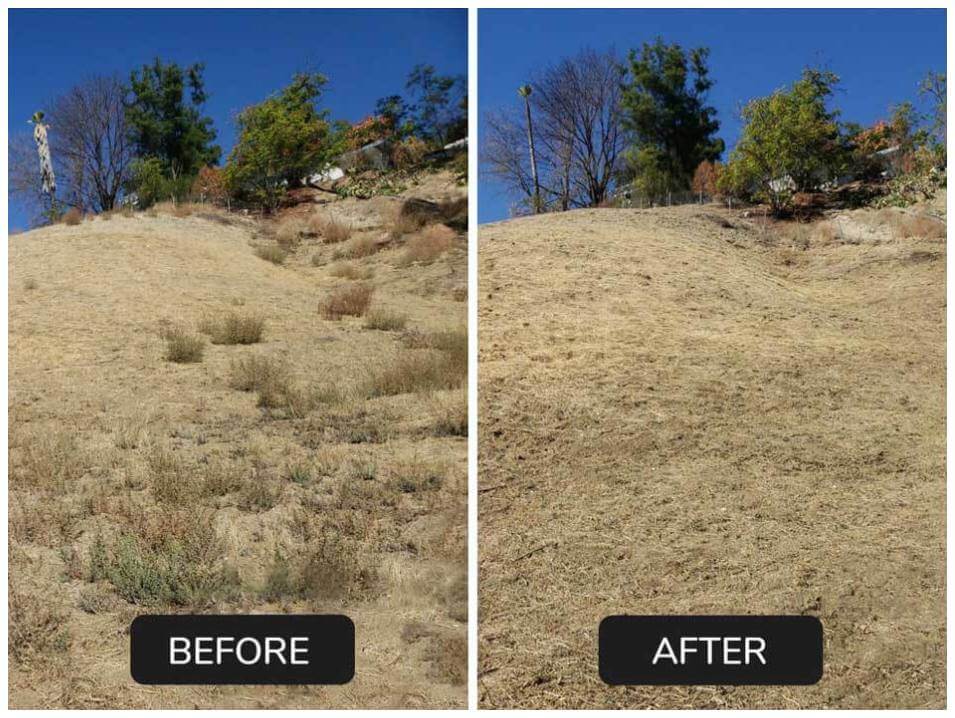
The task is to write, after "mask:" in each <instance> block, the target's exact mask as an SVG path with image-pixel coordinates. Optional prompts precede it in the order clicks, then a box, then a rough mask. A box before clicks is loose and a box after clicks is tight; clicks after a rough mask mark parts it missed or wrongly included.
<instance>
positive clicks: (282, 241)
mask: <svg viewBox="0 0 955 718" xmlns="http://www.w3.org/2000/svg"><path fill="white" fill-rule="evenodd" d="M304 232H305V222H304V220H302V219H300V218H298V217H289V218H287V219H283V220H282V221H281V222H279V225H278V227H276V228H275V241H276V242H277V243H278V245H279V246H280V247H281V248H282V249H284V250H285V251H289V250H290V249H293V248H295V247H297V246H298V245H299V244H300V243H301V241H302V234H304Z"/></svg>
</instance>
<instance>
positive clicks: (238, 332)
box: [199, 312, 265, 345]
mask: <svg viewBox="0 0 955 718" xmlns="http://www.w3.org/2000/svg"><path fill="white" fill-rule="evenodd" d="M199 331H200V332H202V333H203V334H207V335H208V336H209V337H210V339H211V341H212V343H213V344H227V345H233V344H257V343H258V342H260V341H262V333H263V332H264V331H265V320H264V319H263V318H262V317H260V316H257V315H254V314H248V315H241V314H238V313H236V312H230V313H229V314H227V315H225V316H224V317H205V318H204V319H203V320H202V321H201V322H200V323H199Z"/></svg>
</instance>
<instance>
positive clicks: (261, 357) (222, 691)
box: [9, 186, 467, 708]
mask: <svg viewBox="0 0 955 718" xmlns="http://www.w3.org/2000/svg"><path fill="white" fill-rule="evenodd" d="M452 190H453V193H455V194H460V192H461V190H459V189H457V188H453V186H452ZM394 201H397V200H393V202H394ZM390 204H391V202H389V203H384V204H382V205H381V206H383V207H386V208H387V207H390ZM325 209H326V210H328V211H334V210H335V209H336V205H335V204H334V203H333V205H331V206H330V207H328V208H325ZM378 209H380V207H379V204H376V203H374V202H365V203H361V202H358V201H357V200H349V201H345V202H342V203H341V211H342V212H344V213H350V214H351V215H353V216H355V217H356V224H357V219H358V218H361V219H362V220H363V221H362V223H361V226H360V227H358V228H357V229H356V230H355V231H354V232H353V236H352V238H351V239H349V240H348V242H351V243H355V242H361V241H365V240H368V241H369V242H370V245H362V246H364V247H365V250H364V252H362V253H361V254H362V256H356V257H355V258H353V259H351V260H347V263H348V264H349V268H348V270H349V271H350V272H353V274H358V275H360V277H361V280H352V279H348V278H345V275H348V276H353V274H349V273H348V272H346V271H342V261H333V259H332V258H333V257H335V256H338V255H340V254H341V253H342V252H343V247H344V248H347V247H348V246H350V245H349V244H348V242H346V243H339V244H330V243H329V242H327V241H325V239H324V238H323V237H322V236H315V235H314V234H313V235H310V236H306V237H303V238H301V239H296V240H295V241H294V242H293V243H292V244H293V246H290V247H287V249H288V251H289V254H288V256H287V258H286V261H285V264H284V265H276V264H272V263H270V262H269V261H265V260H264V259H262V258H260V257H259V256H256V251H257V249H260V248H262V247H274V246H275V240H274V239H272V236H271V233H270V230H269V228H268V227H266V226H263V225H262V224H261V223H257V222H254V221H252V220H251V219H246V218H242V217H239V216H236V215H229V214H226V213H219V212H213V211H207V210H202V209H201V208H191V209H190V208H184V209H182V210H181V211H177V212H176V213H170V214H166V213H165V212H164V211H162V210H160V211H159V212H156V211H150V212H147V213H137V214H135V215H132V216H123V215H121V214H115V215H113V216H112V217H110V218H108V219H107V218H103V217H97V218H95V219H87V220H86V221H84V222H83V223H81V224H78V225H76V226H65V225H58V226H54V227H50V228H45V229H41V230H36V231H32V232H29V233H26V234H20V235H16V236H13V237H11V239H10V243H9V248H10V268H9V274H10V317H9V319H10V335H9V340H10V357H9V417H10V479H9V487H10V509H9V510H10V600H11V620H10V628H11V644H10V653H11V661H10V665H11V671H10V681H9V683H10V692H9V695H10V704H11V706H13V707H84V708H92V707H96V708H107V707H108V708H157V707H165V708H171V707H181V708H189V707H204V708H209V707H222V708H226V707H235V708H257V707H262V708H307V707H330V706H335V707H362V708H373V707H445V708H447V707H461V706H464V705H465V704H466V691H465V686H464V682H465V678H464V675H465V670H466V650H465V646H466V620H467V598H466V596H467V591H466V576H467V573H466V543H467V542H466V510H465V507H466V454H467V438H466V436H464V435H463V434H464V433H465V431H466V419H465V420H459V418H458V417H460V416H462V415H464V416H466V395H465V393H464V390H463V383H461V382H463V374H461V373H460V372H458V374H455V375H453V376H451V377H450V378H448V377H442V378H443V379H444V380H445V381H444V382H443V383H440V384H439V383H438V382H433V383H432V384H430V385H429V384H428V382H427V381H418V382H416V383H415V382H412V383H411V384H410V385H409V386H410V388H409V389H405V388H402V387H398V388H396V389H389V388H388V387H385V388H381V377H382V376H383V375H387V374H388V372H389V371H391V370H393V369H396V367H401V368H403V371H406V372H408V373H410V374H411V375H412V376H414V371H415V369H416V368H417V367H425V368H427V367H429V366H431V365H432V364H434V362H437V361H438V360H439V358H440V357H443V356H444V355H445V354H447V353H453V352H455V351H460V350H459V346H458V345H460V344H461V340H460V338H459V337H460V336H461V335H462V333H463V331H464V330H463V326H464V322H465V314H466V311H465V307H466V304H465V302H464V301H463V300H464V299H465V298H466V297H464V296H460V294H459V293H458V294H456V293H455V291H454V290H455V288H457V287H459V286H460V285H462V284H463V283H466V261H467V260H466V239H465V237H464V236H463V235H460V234H458V235H457V236H455V237H454V239H453V240H452V241H451V242H450V245H448V246H446V247H445V248H446V250H447V251H444V252H443V253H442V254H441V255H440V256H437V257H428V260H430V261H422V262H408V261H401V260H402V257H403V256H404V255H403V252H404V249H403V247H404V245H405V244H406V243H407V242H409V241H411V240H413V239H414V234H409V235H408V236H405V237H401V238H398V239H396V240H395V241H390V242H382V243H381V244H380V246H379V244H378V242H379V241H380V240H381V238H382V237H385V236H386V235H387V234H388V230H389V223H390V222H391V221H392V216H391V214H387V213H386V214H380V213H379V212H378ZM316 211H318V210H316ZM177 215H181V216H177ZM356 246H358V245H356ZM368 246H371V247H372V248H373V249H380V251H376V252H373V253H369V252H372V250H371V249H368ZM359 284H361V285H363V286H365V287H372V288H373V296H372V299H371V310H375V309H381V310H387V311H388V312H391V314H390V315H389V316H390V317H392V319H393V325H392V326H388V327H376V328H369V326H368V324H367V322H368V319H367V317H365V318H363V317H360V316H347V315H346V316H344V317H342V318H340V319H334V318H326V317H324V316H323V315H322V314H321V313H320V311H319V307H320V304H321V303H322V302H323V301H325V300H326V299H327V297H328V296H329V295H333V294H334V293H335V292H336V291H337V290H340V289H342V288H345V287H352V286H354V285H359ZM230 315H232V316H236V317H239V318H258V319H261V320H264V331H263V336H262V338H261V341H259V342H257V343H253V344H248V345H244V344H228V343H225V344H223V343H216V342H215V341H213V340H212V339H210V337H204V336H203V335H202V334H200V333H199V328H201V327H202V326H203V321H206V322H207V323H211V324H213V325H215V324H216V322H220V321H223V320H222V318H223V317H228V316H230ZM395 317H397V319H396V318H395ZM176 328H179V329H181V330H182V331H183V332H184V333H185V335H186V336H192V337H196V336H197V337H201V338H202V342H203V346H204V353H203V356H202V360H201V361H199V362H193V363H175V362H172V361H168V360H167V359H166V356H167V351H169V345H167V341H166V340H164V338H168V337H170V336H171V334H170V332H171V331H172V330H173V329H176ZM434 336H439V337H445V338H446V337H447V336H451V337H452V338H453V340H452V341H451V342H448V341H445V344H444V345H442V348H441V349H440V350H435V349H432V348H428V347H430V346H431V345H430V344H429V343H428V342H429V339H430V338H431V337H434ZM464 341H465V346H466V339H465V340H464ZM455 342H456V344H455ZM448 344H452V345H453V346H450V347H449V346H447V345H448ZM421 347H424V348H421ZM436 357H437V358H436ZM429 362H430V363H429ZM442 366H444V364H442ZM250 367H251V368H250ZM243 370H247V374H248V376H249V377H251V378H252V379H255V380H256V382H259V383H258V384H256V386H255V387H249V386H245V387H242V386H241V380H242V378H243V376H246V375H245V374H243ZM256 371H258V372H259V374H258V375H257V374H255V372H256ZM269 372H272V373H271V374H269ZM266 374H269V375H268V376H266ZM459 374H460V376H459ZM276 377H278V379H276ZM247 378H248V377H247ZM279 379H280V380H279ZM267 380H274V381H273V383H272V384H269V383H268V381H267ZM376 382H377V384H376ZM455 383H461V385H460V386H455ZM237 387H239V388H237ZM369 387H372V388H371V389H369ZM241 388H246V389H248V388H253V389H255V388H257V389H258V391H257V392H256V391H255V390H253V391H242V390H240V389H241ZM462 421H463V422H464V423H462ZM178 611H182V612H190V613H191V612H221V613H270V612H289V613H296V612H336V613H339V612H342V613H346V614H347V615H349V616H351V617H352V619H353V620H354V622H355V624H356V627H357V639H358V645H357V649H356V653H357V655H356V677H355V679H354V680H353V681H352V682H351V683H350V684H348V685H345V686H341V687H312V688H305V687H262V686H249V687H155V686H150V687H147V686H140V685H137V684H135V683H134V682H133V681H132V679H131V678H130V676H129V666H128V642H129V636H128V628H129V624H130V621H131V620H132V618H133V617H134V616H136V615H137V614H140V613H167V612H178Z"/></svg>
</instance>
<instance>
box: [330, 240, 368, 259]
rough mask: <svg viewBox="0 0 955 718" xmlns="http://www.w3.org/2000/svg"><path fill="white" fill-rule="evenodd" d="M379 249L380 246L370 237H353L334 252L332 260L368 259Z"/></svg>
mask: <svg viewBox="0 0 955 718" xmlns="http://www.w3.org/2000/svg"><path fill="white" fill-rule="evenodd" d="M379 249H380V245H379V244H378V243H377V242H376V241H375V240H374V239H372V238H371V237H368V236H363V237H355V238H354V239H352V240H351V241H350V242H348V243H347V244H346V245H345V246H344V247H342V248H341V249H338V250H336V251H335V254H334V255H333V258H334V259H343V258H346V257H347V258H349V259H361V258H362V257H370V256H371V255H373V254H374V253H375V252H377V251H378V250H379Z"/></svg>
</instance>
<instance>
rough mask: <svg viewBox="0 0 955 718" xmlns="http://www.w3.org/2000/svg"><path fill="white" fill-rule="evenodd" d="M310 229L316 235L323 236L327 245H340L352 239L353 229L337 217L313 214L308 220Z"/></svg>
mask: <svg viewBox="0 0 955 718" xmlns="http://www.w3.org/2000/svg"><path fill="white" fill-rule="evenodd" d="M308 228H309V230H310V231H311V232H313V233H314V234H317V235H319V236H321V238H322V241H323V242H324V243H325V244H338V243H340V242H344V241H345V240H347V239H348V238H349V237H351V233H352V227H351V225H350V224H348V223H347V222H343V221H342V220H340V219H338V218H337V217H331V216H328V215H324V214H313V215H312V216H311V217H310V218H309V220H308Z"/></svg>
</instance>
